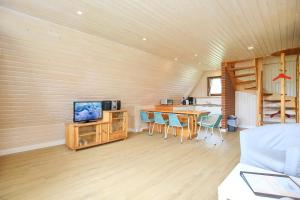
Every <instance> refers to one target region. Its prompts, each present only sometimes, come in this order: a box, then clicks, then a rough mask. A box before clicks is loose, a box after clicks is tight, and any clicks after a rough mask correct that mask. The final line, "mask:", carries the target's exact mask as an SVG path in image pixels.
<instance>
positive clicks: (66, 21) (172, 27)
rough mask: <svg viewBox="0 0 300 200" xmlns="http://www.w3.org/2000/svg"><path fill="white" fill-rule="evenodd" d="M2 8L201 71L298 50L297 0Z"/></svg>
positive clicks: (10, 4) (30, 0)
mask: <svg viewBox="0 0 300 200" xmlns="http://www.w3.org/2000/svg"><path fill="white" fill-rule="evenodd" d="M0 6H3V7H6V8H9V9H13V10H16V11H19V12H23V13H26V14H28V15H31V16H33V17H37V18H40V19H43V20H47V21H50V22H53V23H57V24H60V25H63V26H66V27H69V28H72V29H76V30H78V31H81V32H86V33H88V34H92V35H95V36H100V37H104V38H107V39H109V40H113V41H116V42H118V43H122V44H126V45H128V46H133V47H135V48H138V49H141V50H143V51H146V52H150V53H152V54H155V55H159V56H162V57H165V58H168V59H172V60H173V59H174V58H175V57H176V58H178V62H181V63H183V64H187V65H198V66H199V67H200V66H202V67H219V66H220V63H221V62H222V61H229V60H239V59H247V58H252V57H260V56H266V55H270V54H271V53H272V52H275V51H279V50H282V49H287V48H295V47H299V46H300V21H299V19H300V0H288V1H285V0H256V1H249V0H226V1H222V0H189V1H185V0H164V1H161V0H151V1H149V0H122V1H119V0H76V1H75V0H43V1H40V0H23V1H19V0H0ZM78 10H80V11H82V13H83V14H82V15H78V14H77V13H76V12H77V11H78ZM143 37H145V38H147V40H146V41H143V40H142V38H143ZM249 46H253V47H254V50H252V51H249V50H248V49H247V47H249ZM195 54H197V56H195Z"/></svg>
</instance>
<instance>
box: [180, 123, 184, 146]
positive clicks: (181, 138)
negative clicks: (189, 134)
mask: <svg viewBox="0 0 300 200" xmlns="http://www.w3.org/2000/svg"><path fill="white" fill-rule="evenodd" d="M182 140H183V127H181V137H180V143H181V144H182Z"/></svg>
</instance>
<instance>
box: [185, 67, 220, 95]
mask: <svg viewBox="0 0 300 200" xmlns="http://www.w3.org/2000/svg"><path fill="white" fill-rule="evenodd" d="M212 76H221V70H210V71H204V72H203V73H202V75H201V78H200V79H199V82H198V84H197V85H196V87H195V88H194V89H193V91H192V93H191V95H190V96H192V97H206V96H207V78H208V77H212Z"/></svg>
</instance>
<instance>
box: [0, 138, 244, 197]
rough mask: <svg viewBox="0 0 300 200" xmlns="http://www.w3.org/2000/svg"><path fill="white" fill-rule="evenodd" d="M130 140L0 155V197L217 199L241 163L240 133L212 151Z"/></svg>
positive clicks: (174, 141)
mask: <svg viewBox="0 0 300 200" xmlns="http://www.w3.org/2000/svg"><path fill="white" fill-rule="evenodd" d="M129 136H130V137H129V139H127V140H125V141H119V142H114V143H111V144H106V145H102V146H98V147H94V148H90V149H85V150H81V151H78V152H73V151H70V150H68V149H67V148H65V147H64V146H56V147H51V148H46V149H40V150H34V151H31V152H24V153H19V154H15V155H9V156H4V157H0V199H22V200H27V199H30V200H33V199H39V200H44V199H55V200H59V199H63V200H67V199H84V200H86V199H99V200H100V199H101V200H102V199H108V200H111V199H117V200H118V199H121V200H122V199H130V200H131V199H139V200H140V199H142V200H147V199H151V200H154V199H170V200H171V199H188V200H191V199H197V200H199V199H200V200H210V199H212V200H215V199H217V186H218V185H219V184H220V183H221V182H222V180H223V179H224V178H225V177H226V175H227V174H228V173H229V172H230V171H231V169H233V167H234V166H235V165H236V164H237V163H238V161H239V155H240V153H239V152H240V150H239V149H240V148H239V136H238V133H229V134H227V135H225V142H224V143H223V144H221V145H217V146H216V147H214V146H213V145H212V144H209V145H207V144H204V143H203V142H199V143H197V142H196V140H195V139H194V140H192V141H185V142H184V144H180V143H179V138H178V137H177V138H174V137H170V138H169V139H168V140H163V139H162V138H161V135H159V134H156V135H154V136H148V135H146V134H145V133H143V134H142V133H141V134H130V135H129Z"/></svg>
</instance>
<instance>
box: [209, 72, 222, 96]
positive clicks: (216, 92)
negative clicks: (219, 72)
mask: <svg viewBox="0 0 300 200" xmlns="http://www.w3.org/2000/svg"><path fill="white" fill-rule="evenodd" d="M221 92H222V85H221V76H213V77H207V96H221Z"/></svg>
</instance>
